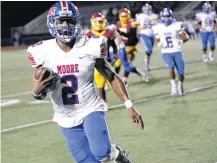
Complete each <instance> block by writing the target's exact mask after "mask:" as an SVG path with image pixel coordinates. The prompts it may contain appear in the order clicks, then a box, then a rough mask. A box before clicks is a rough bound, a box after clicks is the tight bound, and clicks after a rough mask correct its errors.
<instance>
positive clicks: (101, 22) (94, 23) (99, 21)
mask: <svg viewBox="0 0 217 163" xmlns="http://www.w3.org/2000/svg"><path fill="white" fill-rule="evenodd" d="M106 23H107V20H106V18H105V16H104V15H102V14H101V13H96V14H94V15H93V16H92V17H91V29H92V30H94V31H97V32H98V31H103V30H105V28H106Z"/></svg>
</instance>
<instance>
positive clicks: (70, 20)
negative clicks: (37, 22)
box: [28, 1, 144, 163]
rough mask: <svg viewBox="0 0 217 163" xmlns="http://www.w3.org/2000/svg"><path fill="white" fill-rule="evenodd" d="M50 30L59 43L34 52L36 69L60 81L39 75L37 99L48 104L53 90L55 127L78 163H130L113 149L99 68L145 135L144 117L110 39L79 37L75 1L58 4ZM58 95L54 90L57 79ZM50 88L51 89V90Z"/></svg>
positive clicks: (44, 43) (35, 82)
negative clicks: (111, 59)
mask: <svg viewBox="0 0 217 163" xmlns="http://www.w3.org/2000/svg"><path fill="white" fill-rule="evenodd" d="M47 25H48V29H49V32H50V34H51V35H52V36H53V37H55V38H54V39H50V40H45V41H42V42H40V43H36V44H34V45H32V46H30V47H29V48H28V53H29V56H31V57H30V58H31V60H30V61H31V64H32V66H33V67H35V66H36V67H37V70H38V69H40V68H41V67H44V69H45V67H46V69H50V70H52V71H53V72H54V73H55V74H56V76H57V77H54V76H52V77H48V78H45V79H44V74H45V73H46V72H47V71H46V69H45V70H44V69H42V72H41V74H40V77H39V78H37V79H36V78H35V75H33V86H32V95H33V97H34V98H35V99H38V100H42V99H44V98H45V96H46V95H47V93H48V90H50V91H51V92H50V97H51V101H52V104H53V109H54V116H53V121H54V122H57V124H58V125H59V127H60V130H61V132H62V134H63V136H64V137H65V140H66V144H67V146H68V150H69V152H70V153H71V155H72V156H73V158H74V160H75V162H77V163H81V162H85V163H86V162H87V163H100V162H109V161H116V162H118V163H130V160H129V159H128V158H127V156H126V154H125V152H124V151H123V150H122V149H121V148H120V147H118V146H117V145H114V144H111V140H110V135H109V131H108V126H107V122H106V118H105V111H106V110H107V107H106V105H105V103H104V101H103V100H102V99H101V98H100V97H99V95H98V89H97V88H96V86H95V85H96V84H95V80H94V68H96V69H97V70H98V71H99V72H100V73H101V74H102V75H103V76H104V77H105V78H106V80H108V81H109V82H110V83H111V85H112V88H113V90H114V91H115V93H116V94H117V96H118V97H119V98H120V99H121V101H123V103H124V104H125V106H126V107H127V112H128V114H129V117H130V118H131V119H132V121H133V122H134V123H137V124H139V125H140V127H141V129H143V128H144V127H143V121H142V118H141V115H140V114H139V113H138V112H137V111H136V110H135V108H134V106H133V103H132V101H131V100H130V98H129V96H128V93H127V90H126V88H125V85H124V83H123V81H122V80H121V79H120V78H119V77H118V75H117V74H116V73H115V72H114V71H113V70H112V68H111V66H110V64H109V63H108V62H107V61H106V59H105V57H106V55H107V43H106V40H105V37H96V38H88V37H79V34H80V32H81V30H82V26H81V23H80V14H79V11H78V8H77V7H76V6H75V5H74V4H73V3H71V2H69V1H60V2H56V3H55V4H54V5H53V6H52V7H51V8H50V10H49V12H48V15H47ZM58 77H59V78H60V79H59V80H57V81H58V82H55V85H54V86H53V87H52V88H53V89H48V88H47V87H48V84H49V85H50V83H52V82H53V81H54V80H55V79H56V78H58ZM49 88H50V87H49Z"/></svg>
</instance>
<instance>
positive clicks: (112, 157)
mask: <svg viewBox="0 0 217 163" xmlns="http://www.w3.org/2000/svg"><path fill="white" fill-rule="evenodd" d="M118 155H119V150H118V149H117V148H116V147H115V146H114V145H113V144H111V153H110V154H109V155H108V157H106V158H103V159H102V160H99V161H100V162H110V161H114V160H116V159H117V158H118Z"/></svg>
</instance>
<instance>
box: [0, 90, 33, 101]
mask: <svg viewBox="0 0 217 163" xmlns="http://www.w3.org/2000/svg"><path fill="white" fill-rule="evenodd" d="M28 94H31V91H26V92H20V93H14V94H9V95H4V96H1V99H2V98H11V97H18V96H23V95H28Z"/></svg>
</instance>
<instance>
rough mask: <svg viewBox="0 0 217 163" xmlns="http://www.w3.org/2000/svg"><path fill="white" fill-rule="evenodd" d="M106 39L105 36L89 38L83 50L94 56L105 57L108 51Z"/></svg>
mask: <svg viewBox="0 0 217 163" xmlns="http://www.w3.org/2000/svg"><path fill="white" fill-rule="evenodd" d="M106 40H107V39H106V38H105V36H100V37H95V38H89V40H88V41H87V42H86V45H85V49H84V51H83V52H84V53H86V54H88V55H91V56H93V57H94V58H105V57H106V56H107V53H108V47H107V41H106Z"/></svg>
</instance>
